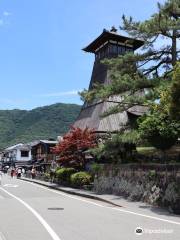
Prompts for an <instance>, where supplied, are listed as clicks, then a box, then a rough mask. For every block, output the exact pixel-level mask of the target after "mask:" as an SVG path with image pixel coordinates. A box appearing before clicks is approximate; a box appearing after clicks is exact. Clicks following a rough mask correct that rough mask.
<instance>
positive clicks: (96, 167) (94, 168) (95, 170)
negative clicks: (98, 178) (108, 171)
mask: <svg viewBox="0 0 180 240" xmlns="http://www.w3.org/2000/svg"><path fill="white" fill-rule="evenodd" d="M101 170H102V165H101V164H98V163H93V164H92V165H91V170H90V171H91V173H92V174H93V175H95V174H97V173H98V172H100V171H101Z"/></svg>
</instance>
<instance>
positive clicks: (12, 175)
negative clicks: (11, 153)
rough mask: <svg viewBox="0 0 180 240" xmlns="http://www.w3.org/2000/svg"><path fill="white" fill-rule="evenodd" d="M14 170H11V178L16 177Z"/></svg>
mask: <svg viewBox="0 0 180 240" xmlns="http://www.w3.org/2000/svg"><path fill="white" fill-rule="evenodd" d="M14 172H15V171H14V169H11V178H13V177H14Z"/></svg>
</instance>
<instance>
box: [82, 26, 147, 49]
mask: <svg viewBox="0 0 180 240" xmlns="http://www.w3.org/2000/svg"><path fill="white" fill-rule="evenodd" d="M109 40H112V41H116V42H119V43H122V44H123V45H125V44H129V45H132V47H133V50H136V49H138V48H140V47H141V46H143V44H144V42H143V41H142V40H139V39H133V38H129V37H125V36H122V35H119V34H118V33H117V32H116V31H114V30H113V31H112V30H111V31H108V30H106V29H104V30H103V32H102V33H101V35H100V36H99V37H97V38H96V39H95V40H94V41H93V42H91V43H90V44H89V45H88V46H86V47H85V48H83V50H84V51H85V52H91V53H95V51H96V49H98V48H99V47H100V46H102V45H103V44H104V43H106V42H107V41H109Z"/></svg>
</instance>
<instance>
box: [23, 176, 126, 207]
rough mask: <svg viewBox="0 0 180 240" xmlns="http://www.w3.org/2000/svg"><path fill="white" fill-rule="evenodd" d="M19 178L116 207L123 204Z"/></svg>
mask: <svg viewBox="0 0 180 240" xmlns="http://www.w3.org/2000/svg"><path fill="white" fill-rule="evenodd" d="M19 179H20V180H22V181H26V182H31V183H36V184H38V185H41V186H44V187H47V188H51V189H54V190H58V191H61V192H64V193H68V194H71V195H76V196H80V197H85V198H90V199H94V200H97V201H101V202H105V203H108V204H111V205H113V206H115V207H122V206H121V205H118V204H115V203H113V202H111V201H109V200H106V199H104V198H101V197H97V196H92V195H90V194H86V193H79V192H74V191H71V190H65V189H62V188H60V187H55V186H48V185H47V184H46V183H42V182H37V181H33V180H30V179H26V178H19Z"/></svg>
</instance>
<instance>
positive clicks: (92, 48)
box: [73, 27, 145, 133]
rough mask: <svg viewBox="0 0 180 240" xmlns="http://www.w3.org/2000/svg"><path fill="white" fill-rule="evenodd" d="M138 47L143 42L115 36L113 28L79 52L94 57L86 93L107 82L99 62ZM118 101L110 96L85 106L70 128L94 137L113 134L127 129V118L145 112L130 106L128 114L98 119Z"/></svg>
mask: <svg viewBox="0 0 180 240" xmlns="http://www.w3.org/2000/svg"><path fill="white" fill-rule="evenodd" d="M142 45H143V41H141V40H136V39H132V38H128V37H125V36H121V35H119V34H118V33H117V30H116V29H115V28H114V27H112V29H111V30H110V31H107V30H106V29H104V30H103V32H102V34H101V35H100V36H99V37H97V38H96V39H95V40H94V41H93V42H91V43H90V44H89V45H88V46H87V47H85V48H84V49H83V50H84V51H85V52H90V53H94V54H95V61H94V66H93V71H92V76H91V81H90V84H89V90H91V89H92V88H93V85H94V84H96V83H100V84H105V85H107V84H109V83H110V82H111V79H110V74H109V70H108V69H107V66H106V65H104V64H102V63H101V60H103V59H105V58H116V57H118V56H119V55H124V54H125V53H127V52H133V51H135V50H136V49H138V48H140V47H141V46H142ZM119 101H120V96H113V97H110V98H109V99H107V100H106V101H102V100H96V101H94V102H93V103H91V104H87V103H86V102H85V103H84V105H83V107H82V109H81V112H80V114H79V116H78V118H77V120H76V121H75V123H74V125H73V126H74V127H80V128H82V129H84V128H86V127H89V128H93V129H95V131H96V132H97V133H105V132H115V131H118V130H120V129H121V128H122V127H124V126H125V125H127V124H128V122H129V121H130V118H131V117H132V118H137V117H138V116H140V115H142V114H143V113H144V111H145V109H144V107H142V106H134V107H133V108H130V109H128V111H124V112H120V113H116V114H112V115H110V116H108V117H105V118H101V117H100V116H101V115H102V113H103V112H105V111H107V110H108V109H109V108H110V107H113V106H115V105H117V104H118V103H119Z"/></svg>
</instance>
